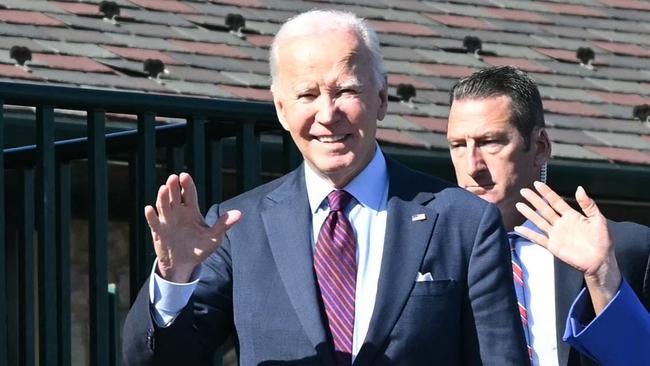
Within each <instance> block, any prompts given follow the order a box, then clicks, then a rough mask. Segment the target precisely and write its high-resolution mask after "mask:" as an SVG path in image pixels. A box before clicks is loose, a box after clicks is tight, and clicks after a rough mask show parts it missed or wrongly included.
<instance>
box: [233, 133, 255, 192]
mask: <svg viewBox="0 0 650 366" xmlns="http://www.w3.org/2000/svg"><path fill="white" fill-rule="evenodd" d="M259 139H260V137H259V135H258V134H256V132H255V121H244V122H243V123H242V125H241V126H240V128H239V130H238V132H237V168H238V169H237V186H238V188H239V192H244V191H248V190H250V189H252V188H254V187H255V186H257V185H258V184H259V178H260V177H259V176H260V153H259V151H260V150H259V145H260V143H259Z"/></svg>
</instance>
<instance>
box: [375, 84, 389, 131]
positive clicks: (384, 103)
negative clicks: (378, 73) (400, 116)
mask: <svg viewBox="0 0 650 366" xmlns="http://www.w3.org/2000/svg"><path fill="white" fill-rule="evenodd" d="M379 103H380V105H379V110H378V111H377V121H381V120H383V119H384V117H386V111H387V110H388V79H387V78H386V76H384V84H383V86H382V88H381V89H379Z"/></svg>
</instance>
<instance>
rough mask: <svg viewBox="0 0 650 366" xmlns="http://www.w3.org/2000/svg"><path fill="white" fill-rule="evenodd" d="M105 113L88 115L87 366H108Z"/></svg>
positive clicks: (90, 112)
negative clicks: (88, 327) (88, 357)
mask: <svg viewBox="0 0 650 366" xmlns="http://www.w3.org/2000/svg"><path fill="white" fill-rule="evenodd" d="M105 125H106V113H105V112H104V111H103V110H93V111H89V112H88V142H89V144H88V164H89V167H88V183H89V193H90V194H89V200H88V202H89V214H90V215H89V216H90V217H89V227H88V268H89V271H90V273H89V278H88V282H89V285H90V286H89V287H90V291H89V296H90V317H89V319H90V364H91V365H93V366H108V361H109V345H108V342H109V339H108V316H107V313H108V293H107V292H106V288H107V286H108V274H107V270H108V252H107V245H106V241H107V229H106V225H107V223H108V194H107V189H108V187H107V172H106V170H107V169H106V138H105V136H104V135H105V129H106V126H105Z"/></svg>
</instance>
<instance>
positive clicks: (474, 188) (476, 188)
mask: <svg viewBox="0 0 650 366" xmlns="http://www.w3.org/2000/svg"><path fill="white" fill-rule="evenodd" d="M493 187H494V183H485V184H472V185H467V186H465V189H467V190H468V191H470V192H474V193H479V192H485V191H488V190H490V189H492V188H493Z"/></svg>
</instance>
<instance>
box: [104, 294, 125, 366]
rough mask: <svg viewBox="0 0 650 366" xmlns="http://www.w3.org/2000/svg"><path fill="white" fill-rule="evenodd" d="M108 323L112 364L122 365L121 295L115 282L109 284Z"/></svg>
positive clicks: (114, 365) (110, 361) (110, 362)
mask: <svg viewBox="0 0 650 366" xmlns="http://www.w3.org/2000/svg"><path fill="white" fill-rule="evenodd" d="M107 292H108V324H109V334H108V336H109V338H110V339H111V341H110V350H109V351H110V359H109V365H110V366H120V364H121V362H120V361H121V356H122V352H121V350H120V344H121V341H122V339H121V337H120V311H119V310H120V309H119V307H120V296H119V292H118V291H117V286H115V284H114V283H109V284H108V289H107Z"/></svg>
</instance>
